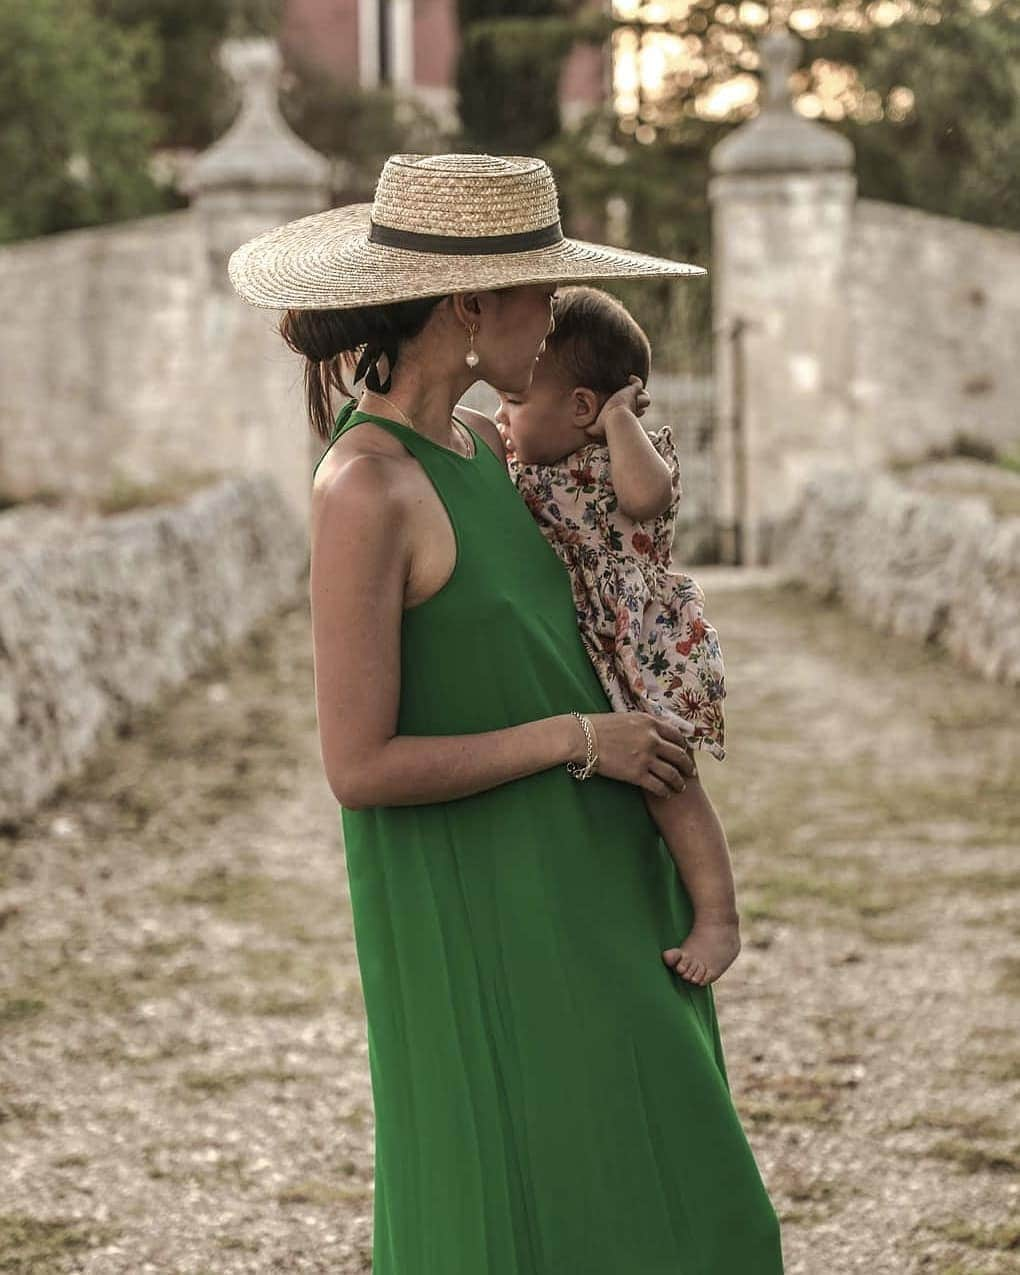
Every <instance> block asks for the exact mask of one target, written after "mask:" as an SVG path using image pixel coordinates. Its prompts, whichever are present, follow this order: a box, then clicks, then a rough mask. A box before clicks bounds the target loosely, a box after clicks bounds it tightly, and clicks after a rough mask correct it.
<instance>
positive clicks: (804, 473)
mask: <svg viewBox="0 0 1020 1275" xmlns="http://www.w3.org/2000/svg"><path fill="white" fill-rule="evenodd" d="M760 48H761V56H762V63H763V69H764V81H765V84H764V93H763V100H762V102H761V106H760V110H759V112H758V114H757V115H756V116H754V117H753V118H752V119H750V120H749V121H747V122H746V123H744V124H742V125H740V126H739V127H738V128H736V129H734V130H733V131H732V132H730V133H729V134H728V135H727V136H726V137H724V138H723V139H722V140H721V141H720V142H719V143H718V144H717V146H716V147H715V149H714V150H713V152H712V172H713V176H712V180H711V183H710V187H709V190H710V195H711V198H712V218H713V223H712V224H713V246H712V256H713V262H712V264H713V271H712V274H713V280H712V287H713V294H712V295H713V307H714V314H713V326H714V331H715V359H714V372H715V377H716V429H715V452H716V475H717V491H716V498H715V507H716V510H717V514H716V521H717V524H718V532H719V539H720V550H721V556H722V559H723V560H724V561H726V562H739V563H744V564H762V563H767V562H770V561H772V558H773V546H772V535H773V530H774V529H775V528H777V527H778V526H779V525H781V524H782V523H783V522H784V521H785V520H786V519H787V518H788V517H790V516H792V514H793V513H794V511H795V510H796V509H797V507H798V505H799V503H800V499H801V496H802V493H803V490H804V484H805V482H806V481H807V480H808V478H809V477H810V475H811V473H812V471H813V470H814V469H815V468H816V466H818V465H822V466H825V465H827V464H829V463H830V462H839V463H842V464H845V465H847V466H848V467H853V468H859V469H862V470H866V471H873V470H882V469H885V468H888V467H889V466H892V465H896V464H898V463H901V462H910V461H916V460H918V459H920V458H922V457H924V456H925V455H928V454H930V453H934V452H939V451H943V450H949V451H952V450H953V448H954V446H956V444H957V440H959V439H961V438H962V439H966V440H967V441H968V442H969V443H971V444H978V445H980V446H981V447H983V448H984V449H987V450H989V451H1000V452H1010V451H1020V410H1018V408H1017V403H1018V402H1020V361H1018V360H1017V358H1016V355H1015V351H1016V349H1017V346H1018V343H1020V234H1015V233H1011V232H1008V231H1003V230H991V229H987V228H985V227H981V226H975V225H968V224H967V223H964V222H960V221H956V220H954V219H952V218H948V217H938V216H934V215H932V214H930V213H924V212H919V211H918V210H916V209H912V208H906V207H900V206H897V205H892V204H886V203H880V202H877V201H873V200H866V199H858V198H857V189H856V176H855V171H854V154H853V148H852V146H851V145H850V143H849V142H848V140H847V139H846V138H844V137H843V136H842V135H840V134H838V133H836V132H835V131H834V130H833V129H831V128H829V127H828V126H826V125H822V124H819V123H817V122H815V121H809V120H807V119H805V118H803V117H802V116H801V115H800V114H799V113H798V112H797V111H796V110H795V109H794V106H793V103H792V100H791V97H790V91H789V77H790V74H791V72H792V71H793V69H794V68H795V67H796V66H797V65H798V64H799V60H800V56H801V49H800V43H799V41H798V40H797V39H796V38H795V37H794V36H793V34H792V33H790V32H785V31H775V32H772V33H770V34H768V35H766V36H763V37H762V39H761V41H760Z"/></svg>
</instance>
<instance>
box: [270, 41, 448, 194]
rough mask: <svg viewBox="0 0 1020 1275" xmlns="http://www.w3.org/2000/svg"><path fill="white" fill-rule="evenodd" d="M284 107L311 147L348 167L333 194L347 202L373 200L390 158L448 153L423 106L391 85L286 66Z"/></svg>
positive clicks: (309, 66) (298, 65)
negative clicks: (366, 85)
mask: <svg viewBox="0 0 1020 1275" xmlns="http://www.w3.org/2000/svg"><path fill="white" fill-rule="evenodd" d="M280 108H281V110H282V112H283V116H284V118H285V119H286V120H287V123H288V124H290V126H291V128H293V129H294V131H295V132H296V133H297V134H298V135H299V136H300V137H302V138H303V139H304V140H305V141H306V142H307V143H308V144H309V145H310V146H314V147H315V149H316V150H317V151H319V152H321V153H322V154H323V155H331V156H333V157H334V158H338V159H341V160H342V161H343V162H344V164H345V165H346V166H347V168H346V173H345V175H344V176H343V178H342V181H343V189H342V190H340V191H337V192H335V193H336V195H337V196H338V197H342V198H343V199H345V200H346V201H347V202H358V201H359V200H364V201H367V200H370V199H371V198H372V195H373V192H374V190H375V185H376V182H377V180H378V177H379V171H380V169H381V168H382V166H383V164H384V163H385V161H386V158H387V156H389V155H393V154H396V153H400V152H410V153H414V154H423V155H428V154H434V153H436V152H437V151H440V150H444V149H448V146H447V140H446V136H445V134H444V132H443V130H442V128H441V127H440V125H439V124H438V123H437V121H436V120H435V118H434V117H433V116H432V115H431V114H430V113H429V112H428V111H426V110H425V109H424V108H422V107H421V106H420V105H418V104H416V103H415V104H412V103H409V102H407V101H405V100H403V99H402V98H401V96H400V94H399V93H397V92H395V91H394V90H393V89H392V88H390V87H389V86H387V85H380V86H379V87H377V88H372V89H361V88H359V87H358V86H357V85H356V84H351V83H349V82H347V81H346V80H340V79H337V78H336V77H335V76H333V75H330V74H329V73H328V72H326V71H324V70H322V69H321V68H320V67H317V66H314V65H312V64H310V63H305V62H298V61H296V60H292V61H291V62H290V63H289V64H288V74H287V76H286V80H285V87H284V88H283V90H282V92H281V94H280Z"/></svg>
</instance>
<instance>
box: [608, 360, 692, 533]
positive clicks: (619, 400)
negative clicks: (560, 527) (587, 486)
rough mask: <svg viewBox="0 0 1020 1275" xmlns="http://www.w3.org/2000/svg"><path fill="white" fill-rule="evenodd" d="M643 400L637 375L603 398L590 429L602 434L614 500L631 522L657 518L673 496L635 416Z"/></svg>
mask: <svg viewBox="0 0 1020 1275" xmlns="http://www.w3.org/2000/svg"><path fill="white" fill-rule="evenodd" d="M647 403H648V398H647V395H646V394H645V391H644V387H643V385H642V384H641V378H640V377H637V376H632V377H631V378H630V384H629V385H626V386H624V388H623V389H622V390H617V392H616V393H615V394H613V395H611V396H610V397H609V398H607V399H606V401H605V403H604V404H603V405H602V410H601V412H599V414H598V418H597V420H596V421H595V424H594V426H593V427H592V430H591V432H592V434H593V435H594V436H596V437H598V435H599V434H604V436H605V440H606V443H607V445H608V447H609V464H610V468H611V471H612V479H613V489H614V490H615V492H616V499H617V501H618V502H619V505H620V509H621V510H622V511H623V512H624V513H625V514H626V515H627V517H628V518H633V519H634V520H635V522H643V521H644V520H645V519H647V518H655V517H657V516H658V515H659V514H661V513H663V512H665V510H666V509H668V508H669V503H670V501H671V500H672V499H673V483H672V478H671V476H670V472H669V466H668V465H667V464H666V462H665V461H664V460H663V459H662V457H661V456H660V455H659V453H658V452H657V451H656V450H655V447H654V446H653V444H652V440H651V439H650V438H649V437H648V435H647V434H646V433H645V430H644V426H643V425H642V424H641V422H640V421H639V420H638V418H637V411H638V410H639V408H640V409H641V410H643V408H644V407H645V406H646V405H647Z"/></svg>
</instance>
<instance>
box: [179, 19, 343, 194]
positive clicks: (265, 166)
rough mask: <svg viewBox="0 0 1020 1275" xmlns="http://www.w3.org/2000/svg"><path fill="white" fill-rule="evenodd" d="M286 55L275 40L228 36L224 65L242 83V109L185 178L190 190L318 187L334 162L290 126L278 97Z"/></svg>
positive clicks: (325, 182) (326, 179)
mask: <svg viewBox="0 0 1020 1275" xmlns="http://www.w3.org/2000/svg"><path fill="white" fill-rule="evenodd" d="M281 64H282V59H281V57H280V50H279V49H278V48H277V46H276V43H275V42H274V41H273V40H267V39H263V38H257V39H244V40H225V41H224V43H223V45H222V47H221V49H220V65H221V66H223V68H224V69H225V70H226V71H227V72H229V74H230V75H232V76H233V77H234V79H235V80H236V81H237V82H238V84H239V85H240V86H241V94H242V102H241V110H240V112H239V113H238V116H237V118H236V119H235V120H234V122H233V124H232V125H231V126H230V128H229V129H228V130H227V132H226V133H224V135H223V136H222V137H221V138H219V139H218V140H217V141H215V142H214V143H213V144H212V146H210V147H209V149H208V150H206V151H203V152H202V154H201V155H199V157H198V158H197V159H196V160H195V162H194V164H193V165H192V167H191V171H190V172H189V174H188V177H187V181H186V183H185V190H186V191H187V193H188V194H190V195H199V194H202V193H203V192H205V191H209V190H214V189H222V188H224V187H234V188H237V189H250V188H253V187H254V188H263V189H265V188H280V187H286V188H290V189H300V188H302V187H308V188H312V189H320V188H323V187H325V186H327V185H328V182H329V173H330V162H329V160H328V159H327V158H326V157H325V156H324V155H320V154H319V153H318V151H316V150H314V149H313V148H312V147H311V146H309V145H307V143H305V142H303V141H302V140H301V138H300V137H298V136H297V134H296V133H294V132H293V130H292V129H291V128H290V126H289V125H288V124H287V122H286V120H284V118H283V116H282V115H281V114H280V109H279V106H278V105H277V97H278V93H279V84H280V69H281Z"/></svg>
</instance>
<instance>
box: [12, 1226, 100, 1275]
mask: <svg viewBox="0 0 1020 1275" xmlns="http://www.w3.org/2000/svg"><path fill="white" fill-rule="evenodd" d="M119 1234H120V1231H119V1230H118V1229H116V1228H115V1227H112V1226H101V1225H99V1224H98V1223H96V1222H79V1221H73V1220H69V1219H64V1218H38V1217H31V1216H30V1215H29V1214H27V1213H4V1214H0V1272H3V1273H4V1275H43V1272H45V1273H46V1275H57V1272H60V1271H65V1270H69V1269H72V1268H70V1267H69V1266H68V1263H69V1262H71V1261H72V1260H73V1259H74V1257H75V1256H76V1255H77V1254H80V1253H81V1252H82V1251H83V1250H85V1249H90V1248H98V1247H99V1246H100V1245H102V1244H109V1243H111V1242H112V1241H113V1240H114V1239H116V1238H117V1236H118V1235H119Z"/></svg>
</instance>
